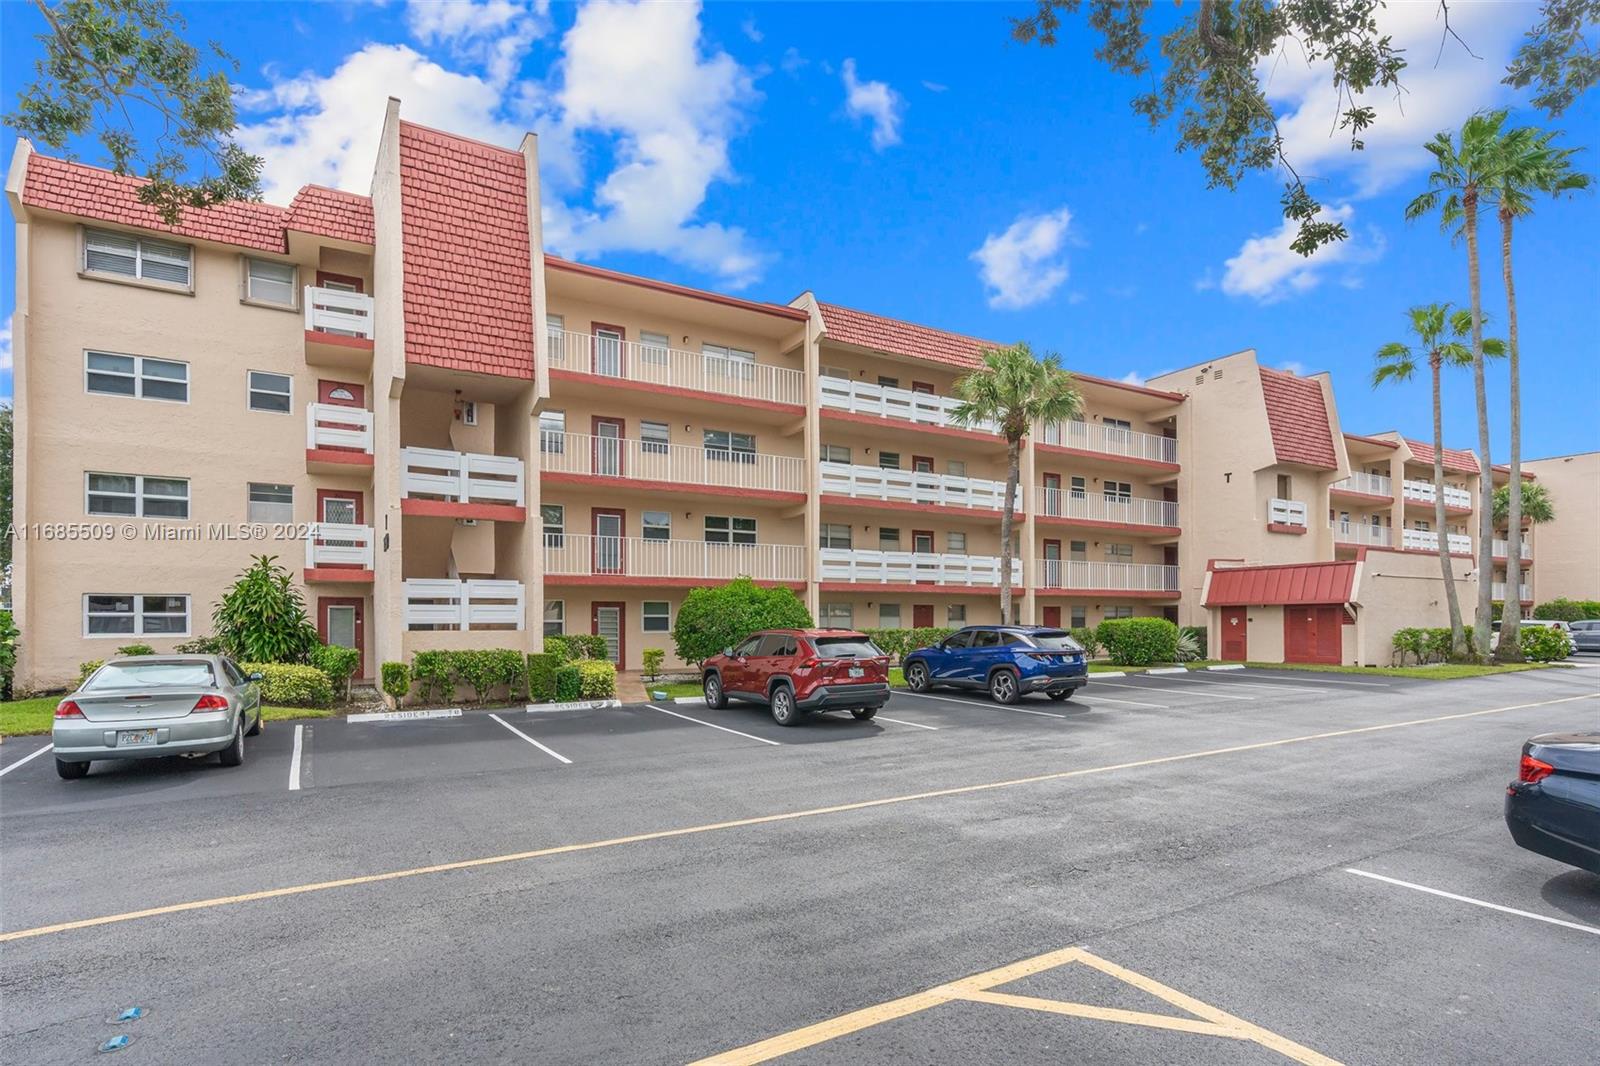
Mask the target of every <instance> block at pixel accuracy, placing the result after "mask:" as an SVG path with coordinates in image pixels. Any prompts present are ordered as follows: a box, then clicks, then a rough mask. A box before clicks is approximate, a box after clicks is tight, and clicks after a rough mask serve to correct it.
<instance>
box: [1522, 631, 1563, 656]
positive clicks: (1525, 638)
mask: <svg viewBox="0 0 1600 1066" xmlns="http://www.w3.org/2000/svg"><path fill="white" fill-rule="evenodd" d="M1518 632H1519V633H1520V634H1521V637H1522V639H1521V645H1522V657H1523V658H1524V659H1526V660H1528V661H1529V662H1531V663H1553V662H1556V661H1557V660H1559V659H1565V658H1566V657H1567V656H1568V655H1571V654H1572V640H1571V639H1570V638H1569V637H1568V636H1567V635H1566V634H1565V633H1563V632H1561V630H1559V629H1556V628H1555V627H1554V626H1529V627H1528V628H1527V629H1521V630H1518Z"/></svg>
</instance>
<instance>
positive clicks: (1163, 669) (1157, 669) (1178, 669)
mask: <svg viewBox="0 0 1600 1066" xmlns="http://www.w3.org/2000/svg"><path fill="white" fill-rule="evenodd" d="M1188 672H1189V668H1188V667H1187V666H1152V667H1151V668H1150V669H1148V670H1146V671H1145V673H1147V674H1187V673H1188Z"/></svg>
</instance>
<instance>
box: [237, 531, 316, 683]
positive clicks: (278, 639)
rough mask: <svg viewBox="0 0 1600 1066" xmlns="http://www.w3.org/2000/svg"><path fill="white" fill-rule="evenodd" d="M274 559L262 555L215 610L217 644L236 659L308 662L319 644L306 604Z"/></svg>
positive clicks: (240, 576) (270, 661) (241, 576)
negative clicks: (313, 649) (306, 659)
mask: <svg viewBox="0 0 1600 1066" xmlns="http://www.w3.org/2000/svg"><path fill="white" fill-rule="evenodd" d="M276 560H277V556H275V555H258V556H256V557H255V561H254V562H252V563H251V564H250V566H249V567H248V568H246V569H245V571H244V572H243V573H241V574H240V575H239V576H238V577H237V578H236V579H235V580H234V582H233V585H232V587H230V588H229V589H228V591H227V592H224V593H223V594H222V599H221V600H220V601H218V603H217V605H216V607H214V608H213V609H212V611H211V628H212V629H213V630H214V631H215V633H216V637H217V640H218V641H220V642H221V644H222V646H223V647H224V648H226V649H227V650H228V654H229V655H231V656H233V657H234V658H235V659H239V660H244V659H249V660H250V661H251V662H258V663H298V662H304V661H305V658H306V655H307V654H309V653H310V651H311V649H312V648H314V647H316V646H317V628H316V626H313V625H312V624H311V622H310V621H309V620H308V619H307V618H306V604H305V600H304V599H303V598H302V597H301V595H300V590H299V589H298V588H296V587H295V585H294V582H293V578H292V577H291V576H290V574H289V571H288V570H286V569H284V568H283V567H282V566H279V565H278V563H277V561H276Z"/></svg>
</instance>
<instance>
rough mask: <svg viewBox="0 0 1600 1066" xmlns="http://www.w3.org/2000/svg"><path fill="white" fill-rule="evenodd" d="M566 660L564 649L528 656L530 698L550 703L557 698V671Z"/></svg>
mask: <svg viewBox="0 0 1600 1066" xmlns="http://www.w3.org/2000/svg"><path fill="white" fill-rule="evenodd" d="M547 646H548V645H547ZM566 661H567V660H566V658H565V652H564V651H547V652H545V653H543V654H542V655H530V656H528V699H530V700H532V701H533V702H535V703H549V702H550V701H551V700H553V699H555V698H556V671H557V670H559V669H561V667H562V666H563V665H564V664H565V663H566Z"/></svg>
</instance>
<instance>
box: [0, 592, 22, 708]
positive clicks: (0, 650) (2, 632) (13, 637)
mask: <svg viewBox="0 0 1600 1066" xmlns="http://www.w3.org/2000/svg"><path fill="white" fill-rule="evenodd" d="M18 636H20V633H19V632H18V630H17V624H16V622H15V621H13V620H12V618H11V612H10V611H0V700H9V699H10V698H11V682H12V676H13V674H14V673H15V671H16V669H17V643H18V641H17V637H18Z"/></svg>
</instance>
